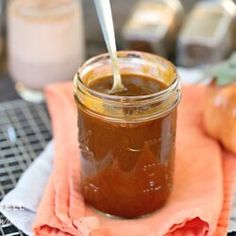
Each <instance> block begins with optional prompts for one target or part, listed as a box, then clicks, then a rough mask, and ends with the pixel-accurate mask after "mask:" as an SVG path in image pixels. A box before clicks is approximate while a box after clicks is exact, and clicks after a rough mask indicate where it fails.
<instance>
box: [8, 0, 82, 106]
mask: <svg viewBox="0 0 236 236" xmlns="http://www.w3.org/2000/svg"><path fill="white" fill-rule="evenodd" d="M7 23H8V58H9V72H10V75H11V76H12V78H13V80H14V81H15V82H16V90H17V91H18V93H19V94H20V95H21V96H22V97H23V98H24V99H25V100H29V101H33V102H39V101H41V100H42V99H43V95H42V92H41V91H42V90H43V88H44V87H45V86H46V85H47V84H50V83H52V82H56V81H64V80H70V79H71V78H73V75H74V74H75V73H76V71H77V68H78V66H79V65H80V64H81V63H82V61H83V60H84V32H83V24H82V9H81V2H80V1H78V0H47V1H46V0H12V1H11V2H10V4H9V7H8V22H7Z"/></svg>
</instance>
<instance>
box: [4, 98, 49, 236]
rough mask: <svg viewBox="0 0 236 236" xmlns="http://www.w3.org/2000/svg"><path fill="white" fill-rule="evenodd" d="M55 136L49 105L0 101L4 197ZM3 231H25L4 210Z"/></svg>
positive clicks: (8, 235)
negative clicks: (7, 217) (48, 111)
mask: <svg viewBox="0 0 236 236" xmlns="http://www.w3.org/2000/svg"><path fill="white" fill-rule="evenodd" d="M50 139H51V127H50V120H49V116H48V113H47V111H46V108H45V105H35V104H34V105H32V104H29V103H27V102H25V101H22V100H17V101H12V102H6V103H0V200H1V199H2V198H3V197H4V196H5V194H7V193H8V192H9V191H10V190H11V189H12V188H14V186H15V185H16V183H17V181H18V179H19V178H20V176H21V174H22V173H23V172H24V171H25V170H26V168H27V167H28V166H29V165H30V164H31V162H32V161H33V160H34V159H35V157H36V156H38V155H39V153H40V152H41V151H42V150H43V149H44V148H45V146H46V144H47V143H48V141H49V140H50ZM0 235H3V236H18V235H23V233H22V232H20V231H19V230H17V229H16V228H15V227H14V226H13V225H12V224H11V223H10V222H9V221H8V220H7V219H5V218H4V216H3V215H1V214H0Z"/></svg>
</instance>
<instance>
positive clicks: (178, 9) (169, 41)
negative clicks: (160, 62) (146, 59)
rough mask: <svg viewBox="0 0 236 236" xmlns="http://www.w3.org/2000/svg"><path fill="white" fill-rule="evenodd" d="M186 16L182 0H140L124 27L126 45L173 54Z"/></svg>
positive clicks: (131, 47)
mask: <svg viewBox="0 0 236 236" xmlns="http://www.w3.org/2000/svg"><path fill="white" fill-rule="evenodd" d="M183 16H184V11H183V7H182V5H181V2H180V1H179V0H148V1H147V0H142V1H140V2H139V3H138V4H137V5H136V7H135V8H134V11H133V12H132V14H131V15H130V17H129V19H128V21H127V23H126V24H125V26H124V28H123V31H122V34H123V39H124V41H125V44H126V46H127V48H128V49H131V50H140V51H145V52H152V53H156V54H160V55H162V56H165V57H167V56H170V55H172V54H173V52H174V49H175V42H176V39H177V35H178V32H179V30H180V27H181V25H182V22H183Z"/></svg>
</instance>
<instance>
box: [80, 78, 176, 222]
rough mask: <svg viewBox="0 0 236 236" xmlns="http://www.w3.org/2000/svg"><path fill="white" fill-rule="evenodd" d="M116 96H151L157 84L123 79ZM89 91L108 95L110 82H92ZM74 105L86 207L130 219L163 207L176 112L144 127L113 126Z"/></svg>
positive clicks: (168, 187)
mask: <svg viewBox="0 0 236 236" xmlns="http://www.w3.org/2000/svg"><path fill="white" fill-rule="evenodd" d="M122 81H123V83H124V85H125V87H126V89H127V90H126V91H124V92H122V93H119V94H116V95H118V96H119V95H120V96H140V95H148V94H153V93H156V92H158V91H161V90H163V89H165V88H166V86H165V84H163V83H162V82H160V81H158V80H156V79H153V78H150V77H146V76H140V75H133V74H127V75H123V76H122ZM88 87H89V88H90V89H93V90H95V91H98V92H101V93H105V94H107V93H109V90H110V89H111V87H112V77H103V78H100V79H97V80H95V81H93V82H92V83H90V84H89V85H88ZM77 103H78V113H79V116H78V126H79V143H80V150H81V172H82V173H81V192H82V194H83V196H84V199H85V200H86V202H88V203H89V204H90V205H92V206H93V207H95V208H96V209H98V210H100V211H102V212H105V213H108V214H111V215H115V216H120V217H125V218H134V217H139V216H142V215H144V214H148V213H151V212H153V211H155V210H157V209H159V208H160V207H161V206H163V205H164V204H165V202H166V201H167V199H168V196H169V194H170V191H171V186H172V175H173V164H174V163H173V156H174V140H175V125H176V124H175V122H176V110H174V111H173V112H171V113H169V114H168V115H166V116H164V117H162V118H157V119H154V120H150V121H144V122H134V123H132V122H131V123H130V122H129V123H128V122H125V120H124V121H123V122H112V121H109V120H106V119H102V118H98V117H96V116H93V115H92V114H91V113H89V112H87V109H86V108H85V107H84V106H83V105H82V104H81V103H79V102H78V101H77Z"/></svg>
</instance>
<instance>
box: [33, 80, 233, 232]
mask: <svg viewBox="0 0 236 236" xmlns="http://www.w3.org/2000/svg"><path fill="white" fill-rule="evenodd" d="M206 92H207V88H206V87H196V86H191V87H185V88H184V89H183V99H182V102H181V104H180V106H179V113H178V125H177V140H176V165H175V174H174V187H173V191H172V194H171V197H170V199H169V201H168V203H167V204H166V205H165V207H163V208H162V209H160V210H159V211H157V212H155V213H154V214H151V215H150V216H146V217H144V218H139V219H133V220H125V219H124V220H120V219H119V220H118V219H110V218H106V217H104V216H102V215H99V214H97V213H96V212H95V211H94V210H93V209H92V208H90V207H89V206H88V205H86V204H85V203H84V201H83V198H82V196H81V195H80V193H79V191H78V188H79V181H80V178H79V176H80V159H79V156H80V154H79V149H78V143H77V132H78V130H77V111H76V105H75V102H74V99H73V85H72V83H63V84H57V85H52V86H50V87H48V89H47V92H46V94H47V102H48V107H49V111H50V115H51V119H52V124H53V131H54V141H55V158H54V168H53V172H52V175H51V177H50V180H49V183H48V186H47V189H46V190H45V193H44V196H43V199H42V201H41V203H40V206H39V209H38V214H37V217H36V220H35V223H34V227H33V230H34V234H35V235H44V236H45V235H63V236H64V235H76V236H77V235H78V236H80V235H83V236H86V235H91V236H131V235H132V236H163V235H168V236H170V235H171V236H172V235H174V236H178V235H184V236H185V235H187V236H191V235H197V236H198V235H199V236H200V235H201V236H203V235H222V236H223V235H226V231H227V225H228V217H229V210H230V205H231V200H232V199H231V198H232V192H233V187H234V182H235V180H236V175H235V173H236V171H235V168H236V165H235V164H236V158H234V157H233V156H232V155H231V154H229V153H226V152H225V151H223V150H222V149H221V146H220V145H219V144H218V143H217V142H216V141H215V140H213V139H211V138H210V137H208V136H207V134H206V133H205V132H204V129H203V126H202V112H203V103H204V97H205V94H206ZM104 181H106V180H104Z"/></svg>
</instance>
